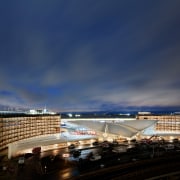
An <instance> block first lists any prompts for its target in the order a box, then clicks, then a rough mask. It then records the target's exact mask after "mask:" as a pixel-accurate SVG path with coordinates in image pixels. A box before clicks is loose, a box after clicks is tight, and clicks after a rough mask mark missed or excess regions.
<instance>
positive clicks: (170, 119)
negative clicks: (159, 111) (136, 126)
mask: <svg viewBox="0 0 180 180" xmlns="http://www.w3.org/2000/svg"><path fill="white" fill-rule="evenodd" d="M137 119H138V120H158V121H157V123H156V125H155V130H156V132H158V133H171V134H179V135H180V114H169V115H154V114H150V113H149V114H148V113H145V114H143V113H139V114H138V115H137Z"/></svg>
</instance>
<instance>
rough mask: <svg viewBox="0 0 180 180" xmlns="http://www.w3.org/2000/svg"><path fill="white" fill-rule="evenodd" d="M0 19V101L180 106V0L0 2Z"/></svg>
mask: <svg viewBox="0 0 180 180" xmlns="http://www.w3.org/2000/svg"><path fill="white" fill-rule="evenodd" d="M0 25H1V26H0V59H1V62H0V63H1V64H0V106H1V107H7V106H9V107H16V108H17V109H18V108H31V109H34V108H44V107H46V108H48V109H50V110H55V111H62V112H63V111H99V110H105V111H106V110H107V111H108V110H127V109H133V108H135V109H138V110H143V108H144V107H146V108H148V107H149V109H150V110H151V109H152V108H156V107H157V108H160V109H163V108H166V109H167V108H170V109H173V108H174V109H176V110H177V109H180V108H179V107H180V1H179V0H154V1H152V0H29V1H26V0H4V1H3V0H2V1H1V2H0ZM1 110H2V108H1Z"/></svg>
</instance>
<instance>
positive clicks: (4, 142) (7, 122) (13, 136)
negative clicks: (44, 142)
mask: <svg viewBox="0 0 180 180" xmlns="http://www.w3.org/2000/svg"><path fill="white" fill-rule="evenodd" d="M59 132H60V115H59V114H55V113H54V114H48V113H47V114H27V113H22V114H21V113H20V114H16V113H14V114H13V113H9V114H4V113H0V150H2V149H5V148H7V147H8V144H10V143H13V142H16V141H19V140H23V139H27V138H32V137H36V136H41V135H48V134H56V133H59Z"/></svg>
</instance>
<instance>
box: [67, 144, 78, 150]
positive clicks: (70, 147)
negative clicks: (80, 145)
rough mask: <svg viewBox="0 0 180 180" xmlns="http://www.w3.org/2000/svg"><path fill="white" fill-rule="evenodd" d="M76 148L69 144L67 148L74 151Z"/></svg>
mask: <svg viewBox="0 0 180 180" xmlns="http://www.w3.org/2000/svg"><path fill="white" fill-rule="evenodd" d="M75 147H76V146H75V145H74V144H70V145H69V146H68V149H74V148H75Z"/></svg>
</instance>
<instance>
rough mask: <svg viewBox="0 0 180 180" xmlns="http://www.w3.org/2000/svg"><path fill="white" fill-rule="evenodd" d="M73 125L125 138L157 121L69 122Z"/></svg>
mask: <svg viewBox="0 0 180 180" xmlns="http://www.w3.org/2000/svg"><path fill="white" fill-rule="evenodd" d="M69 122H71V123H73V124H77V125H80V126H84V127H86V128H89V129H92V130H94V131H98V132H101V133H109V134H113V135H121V136H124V137H132V136H134V135H136V134H137V133H138V132H140V131H142V130H144V129H146V128H148V127H150V126H152V125H153V124H155V123H156V122H157V121H156V120H132V121H123V122H118V123H109V122H99V121H82V120H77V121H69Z"/></svg>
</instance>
